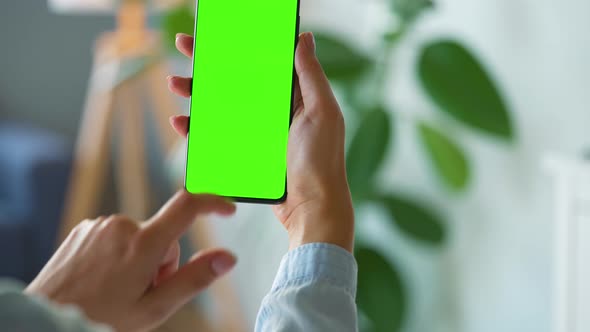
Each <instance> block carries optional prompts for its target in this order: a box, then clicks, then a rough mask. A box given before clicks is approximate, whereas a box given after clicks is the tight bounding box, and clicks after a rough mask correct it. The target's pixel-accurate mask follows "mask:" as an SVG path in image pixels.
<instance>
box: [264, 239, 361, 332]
mask: <svg viewBox="0 0 590 332" xmlns="http://www.w3.org/2000/svg"><path fill="white" fill-rule="evenodd" d="M356 282H357V265H356V261H355V260H354V257H353V256H352V255H351V254H350V253H349V252H348V251H346V250H344V249H342V248H340V247H338V246H335V245H331V244H326V243H312V244H306V245H303V246H301V247H298V248H296V249H294V250H292V251H290V252H289V253H288V254H287V255H285V257H284V258H283V260H282V262H281V265H280V267H279V271H278V273H277V276H276V278H275V281H274V284H273V286H272V288H271V290H270V293H269V294H268V295H267V296H266V297H265V298H264V299H263V300H262V305H261V307H260V311H259V313H258V317H257V319H256V328H255V330H256V332H267V331H268V332H271V331H272V332H275V331H277V332H278V331H281V332H282V331H289V332H290V331H306V332H307V331H309V332H312V331H323V332H329V331H339V332H340V331H342V332H346V331H357V315H356V305H355V294H356Z"/></svg>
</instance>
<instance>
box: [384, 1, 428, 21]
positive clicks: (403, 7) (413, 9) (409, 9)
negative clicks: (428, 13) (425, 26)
mask: <svg viewBox="0 0 590 332" xmlns="http://www.w3.org/2000/svg"><path fill="white" fill-rule="evenodd" d="M391 5H392V8H393V11H394V12H395V13H396V14H397V15H398V16H399V17H400V18H401V19H402V20H403V21H405V22H411V21H413V20H414V19H416V17H418V15H420V14H421V13H422V12H423V11H425V10H426V9H429V8H432V7H434V3H433V2H432V0H391Z"/></svg>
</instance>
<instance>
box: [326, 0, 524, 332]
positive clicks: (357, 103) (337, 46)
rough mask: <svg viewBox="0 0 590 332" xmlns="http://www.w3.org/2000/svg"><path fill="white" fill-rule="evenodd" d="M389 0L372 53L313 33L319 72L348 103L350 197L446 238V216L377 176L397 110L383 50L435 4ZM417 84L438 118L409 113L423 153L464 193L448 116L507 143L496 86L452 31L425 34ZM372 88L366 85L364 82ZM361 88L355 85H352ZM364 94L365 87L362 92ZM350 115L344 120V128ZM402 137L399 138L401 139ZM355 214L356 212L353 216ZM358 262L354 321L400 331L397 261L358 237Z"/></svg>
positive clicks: (446, 182)
mask: <svg viewBox="0 0 590 332" xmlns="http://www.w3.org/2000/svg"><path fill="white" fill-rule="evenodd" d="M385 1H389V2H390V4H391V20H392V24H393V22H400V24H399V25H397V28H396V29H394V30H390V31H386V32H385V33H384V34H383V38H382V40H383V43H382V45H380V47H379V50H380V51H379V52H375V54H374V56H367V55H365V54H363V52H361V51H359V50H357V49H356V48H355V47H354V46H353V44H352V43H348V42H346V41H345V40H342V39H339V38H336V37H334V36H330V35H327V34H322V33H316V43H317V53H318V57H319V58H320V62H321V63H322V65H323V67H324V69H325V71H326V74H327V75H328V77H329V78H330V80H332V81H333V82H335V83H337V84H338V85H339V86H340V87H342V88H343V91H344V92H345V93H344V95H345V98H346V101H347V104H348V105H349V106H350V107H351V108H352V110H353V111H354V112H352V114H351V116H352V117H351V118H349V120H352V121H353V122H356V124H357V126H356V131H354V132H353V137H352V140H351V141H350V144H349V146H348V151H347V158H346V163H347V165H346V166H347V171H348V180H349V184H350V188H351V191H352V194H353V198H354V201H355V205H356V206H357V207H358V206H360V205H363V204H372V205H377V206H380V207H381V208H382V209H383V210H384V211H386V212H387V215H389V220H390V224H391V225H392V226H393V227H395V228H397V229H398V230H399V231H400V233H401V234H403V235H405V236H407V237H409V238H411V239H413V240H415V241H416V242H418V243H421V244H423V245H427V246H430V247H434V248H440V247H442V246H443V245H444V243H445V239H446V234H447V228H446V225H447V223H446V222H445V220H444V219H445V218H444V216H443V215H442V214H441V213H440V212H439V211H438V210H437V209H433V208H432V207H431V204H428V203H427V202H424V201H419V200H416V199H415V198H413V197H409V196H406V195H404V194H403V193H400V192H389V191H387V190H384V189H383V188H382V186H380V185H379V183H378V181H377V178H376V177H377V175H378V172H379V171H380V169H381V167H382V163H383V161H384V160H385V157H386V154H387V153H388V151H391V150H394V149H391V148H390V147H391V146H392V145H393V143H394V142H393V141H394V139H393V137H394V134H395V133H396V130H394V128H395V124H396V122H399V121H401V119H397V120H396V118H397V116H396V114H397V112H396V111H395V109H392V108H391V107H390V106H388V104H387V103H386V101H385V97H386V96H387V95H388V91H386V90H385V80H386V78H387V76H386V75H387V74H388V73H389V70H390V69H391V68H390V64H389V62H388V60H389V59H391V58H392V56H394V54H395V50H396V46H398V45H399V43H400V41H401V40H403V38H404V36H405V35H406V34H407V33H408V32H409V31H411V29H412V27H413V26H414V24H415V22H416V21H417V20H418V19H419V17H420V14H421V13H423V12H424V11H425V10H429V9H431V8H433V7H434V4H433V3H432V2H431V1H430V0H385ZM416 75H417V78H418V81H419V82H420V85H421V88H422V90H423V92H424V93H425V94H426V96H427V97H429V99H430V100H431V101H432V104H433V107H434V108H435V109H436V110H437V111H438V113H436V114H437V115H439V116H437V117H435V120H430V119H429V120H426V119H421V118H417V117H412V118H407V117H406V118H404V119H403V120H404V121H412V123H413V125H414V126H415V128H416V133H417V137H416V139H418V140H419V142H420V143H421V146H422V147H423V149H422V150H423V153H424V154H425V158H424V160H425V161H426V162H428V163H429V164H430V166H431V167H430V168H431V169H432V170H433V172H434V173H435V174H436V175H437V177H438V179H439V182H440V184H441V186H442V188H443V190H446V191H449V192H453V193H460V192H464V191H465V190H466V189H467V188H468V186H469V183H470V180H471V177H472V176H473V170H472V169H471V164H470V162H469V158H468V155H467V153H466V151H465V150H464V149H463V147H462V145H461V142H459V141H458V140H457V139H456V138H455V135H454V134H453V132H452V131H451V130H449V129H448V128H449V127H450V124H454V125H459V126H464V127H466V128H470V129H473V130H474V131H475V132H477V133H483V134H484V135H488V136H490V137H493V138H497V139H500V140H503V141H506V142H511V141H512V140H513V139H514V127H513V125H512V122H511V119H510V114H509V112H508V109H507V107H506V104H505V102H504V100H503V99H502V97H501V95H500V93H499V91H498V89H497V87H496V85H495V84H494V82H493V80H492V79H491V78H490V76H489V75H488V73H487V72H486V70H485V69H484V67H483V66H482V65H481V64H480V62H479V61H478V60H477V58H476V57H475V56H474V55H473V54H472V53H471V52H470V51H469V50H468V49H467V48H466V47H464V46H463V45H462V44H461V43H460V42H458V41H456V40H452V39H435V40H429V41H427V42H426V43H425V44H424V45H423V46H422V47H421V49H420V51H419V55H418V58H417V60H416ZM367 86H368V87H370V88H371V89H370V90H371V92H376V93H375V94H371V93H370V92H369V93H365V92H366V91H368V90H367V89H365V87H367ZM359 91H361V92H362V93H359ZM360 94H362V96H359V95H360ZM350 124H351V123H349V127H351V126H350ZM400 139H402V138H400ZM359 222H361V223H362V221H359ZM355 256H356V259H357V262H358V265H359V280H358V293H357V304H358V308H359V315H360V317H359V321H361V322H363V324H361V330H363V331H376V332H390V331H399V330H400V329H401V328H402V327H403V325H404V322H405V317H406V313H407V296H408V291H407V290H406V287H405V286H404V285H405V283H404V280H403V279H402V278H401V277H400V273H399V272H398V270H399V268H398V266H396V264H394V263H393V262H391V261H390V260H388V259H387V258H386V257H385V255H383V252H380V251H379V250H377V249H376V248H374V247H373V246H371V245H370V244H369V243H363V242H362V239H358V240H357V249H356V251H355Z"/></svg>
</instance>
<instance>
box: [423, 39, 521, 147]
mask: <svg viewBox="0 0 590 332" xmlns="http://www.w3.org/2000/svg"><path fill="white" fill-rule="evenodd" d="M418 74H419V78H420V82H421V83H422V86H423V88H424V90H425V91H426V92H427V93H428V94H429V95H430V97H431V98H432V100H433V101H434V102H435V103H436V104H437V105H438V107H439V108H440V109H441V110H442V111H444V112H446V113H447V114H449V115H451V116H453V117H454V118H456V119H457V120H459V121H461V122H463V123H464V124H466V125H468V126H471V127H473V128H475V129H479V130H482V131H484V132H486V133H488V134H493V135H496V136H499V137H502V138H506V139H512V137H513V127H512V123H511V121H510V117H509V114H508V110H507V108H506V105H505V103H504V101H503V99H502V97H501V96H500V93H499V92H498V90H497V88H496V86H495V85H494V83H493V82H492V80H491V79H490V77H489V76H488V74H487V73H486V71H485V70H484V68H483V67H482V65H481V64H480V63H479V62H478V60H477V59H476V58H475V57H474V56H473V55H472V54H471V53H469V51H468V50H467V49H465V48H464V47H463V46H462V45H461V44H459V43H457V42H455V41H452V40H437V41H434V42H431V43H430V44H428V45H426V46H425V47H424V48H423V49H422V53H421V55H420V59H419V60H418Z"/></svg>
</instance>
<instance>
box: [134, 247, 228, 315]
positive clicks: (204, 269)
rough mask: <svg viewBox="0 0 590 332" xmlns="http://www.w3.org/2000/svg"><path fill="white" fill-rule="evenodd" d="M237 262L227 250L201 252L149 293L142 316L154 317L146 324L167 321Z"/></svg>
mask: <svg viewBox="0 0 590 332" xmlns="http://www.w3.org/2000/svg"><path fill="white" fill-rule="evenodd" d="M236 261H237V260H236V257H235V256H234V255H232V254H231V253H230V252H229V251H227V250H224V249H210V250H206V251H201V252H199V253H197V254H196V255H195V256H193V257H192V258H191V259H190V260H189V261H188V262H187V263H186V264H185V265H184V266H182V267H181V268H180V269H179V270H178V271H177V272H176V273H175V274H173V275H172V276H171V277H170V278H168V279H166V280H165V281H164V282H162V284H160V285H159V286H158V287H156V288H154V289H153V290H151V291H149V292H147V293H146V295H145V296H144V298H143V299H142V300H141V304H140V306H139V310H141V311H142V313H140V316H141V317H145V318H146V319H149V320H151V322H146V325H157V324H159V323H161V322H163V321H164V320H166V319H167V318H168V317H170V316H171V315H172V314H174V313H175V312H176V311H177V310H179V309H180V308H181V307H182V306H183V305H184V304H186V303H187V302H188V301H190V300H191V299H192V298H193V297H194V296H195V295H197V293H199V292H200V291H202V290H204V289H205V288H207V287H209V285H211V284H212V283H213V282H214V281H215V280H216V279H218V278H219V277H221V276H222V275H224V274H226V273H227V272H229V271H230V270H231V269H232V268H233V267H234V266H235V265H236Z"/></svg>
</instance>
